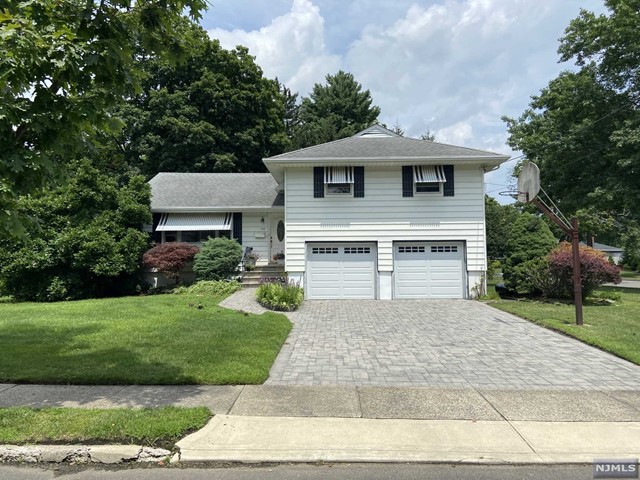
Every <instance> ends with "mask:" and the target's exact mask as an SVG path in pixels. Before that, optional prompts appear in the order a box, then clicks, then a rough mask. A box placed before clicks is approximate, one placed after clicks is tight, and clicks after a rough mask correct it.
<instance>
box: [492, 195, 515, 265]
mask: <svg viewBox="0 0 640 480" xmlns="http://www.w3.org/2000/svg"><path fill="white" fill-rule="evenodd" d="M484 212H485V221H486V228H487V256H488V257H489V258H490V259H497V258H505V257H506V256H507V255H508V253H509V251H508V249H507V240H508V238H509V232H510V231H511V228H512V227H513V224H514V222H515V221H516V219H517V218H518V216H519V215H520V212H518V210H517V209H516V208H515V207H514V206H513V205H500V204H499V203H498V202H497V200H496V199H495V198H492V197H490V196H489V195H485V196H484Z"/></svg>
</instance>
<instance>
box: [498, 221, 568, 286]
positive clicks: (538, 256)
mask: <svg viewBox="0 0 640 480" xmlns="http://www.w3.org/2000/svg"><path fill="white" fill-rule="evenodd" d="M557 244H558V241H557V240H556V238H555V237H554V236H553V234H552V233H551V230H550V229H549V227H548V226H547V224H546V223H545V222H544V221H543V220H542V218H540V217H539V216H536V215H532V214H530V213H526V212H525V213H523V214H521V215H518V217H517V218H516V220H515V222H514V223H513V225H512V227H511V230H510V231H509V235H508V237H507V245H506V252H507V258H506V260H505V262H504V265H503V268H502V274H503V278H504V284H505V285H506V286H507V288H510V289H511V290H514V291H516V292H518V293H534V285H533V282H532V279H533V277H532V275H533V272H535V271H536V269H537V267H538V265H539V264H540V262H541V261H543V259H544V257H545V256H546V255H547V254H548V253H549V252H550V251H551V249H552V248H553V247H555V246H556V245H557Z"/></svg>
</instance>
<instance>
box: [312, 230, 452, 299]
mask: <svg viewBox="0 0 640 480" xmlns="http://www.w3.org/2000/svg"><path fill="white" fill-rule="evenodd" d="M376 259H377V245H376V244H375V243H308V244H307V263H306V264H307V268H306V280H305V290H306V296H307V298H308V299H347V298H353V299H355V298H363V299H367V298H368V299H373V298H377V295H376V290H377V289H376V285H377V277H376V273H377V268H376ZM393 262H394V263H393V287H392V288H393V298H398V299H403V298H464V296H465V295H464V291H465V269H464V243H463V242H426V241H423V242H394V244H393Z"/></svg>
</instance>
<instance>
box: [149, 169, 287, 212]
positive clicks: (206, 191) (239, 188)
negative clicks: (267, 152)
mask: <svg viewBox="0 0 640 480" xmlns="http://www.w3.org/2000/svg"><path fill="white" fill-rule="evenodd" d="M149 184H150V185H151V195H152V196H151V210H153V211H154V212H162V211H172V210H173V211H175V210H178V209H182V210H188V209H194V210H206V209H223V208H227V209H230V210H231V209H235V210H241V209H243V208H250V207H263V208H270V207H281V206H283V205H284V195H283V194H282V193H278V192H276V187H277V186H278V184H277V182H276V181H275V180H274V178H273V176H272V175H271V174H270V173H159V174H157V175H156V176H155V177H153V178H152V179H151V180H150V181H149Z"/></svg>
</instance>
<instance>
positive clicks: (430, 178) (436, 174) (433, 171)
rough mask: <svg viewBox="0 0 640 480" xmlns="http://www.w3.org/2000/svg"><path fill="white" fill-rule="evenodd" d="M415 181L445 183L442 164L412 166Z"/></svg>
mask: <svg viewBox="0 0 640 480" xmlns="http://www.w3.org/2000/svg"><path fill="white" fill-rule="evenodd" d="M413 181H414V182H415V183H446V182H447V179H446V178H445V176H444V169H443V168H442V165H416V166H414V167H413Z"/></svg>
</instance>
